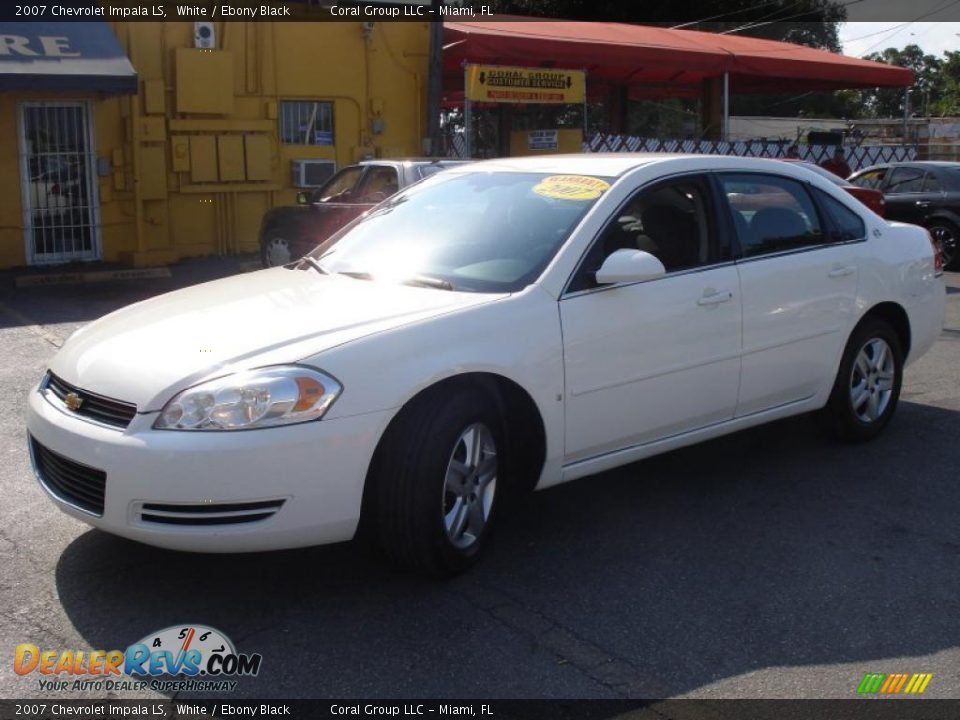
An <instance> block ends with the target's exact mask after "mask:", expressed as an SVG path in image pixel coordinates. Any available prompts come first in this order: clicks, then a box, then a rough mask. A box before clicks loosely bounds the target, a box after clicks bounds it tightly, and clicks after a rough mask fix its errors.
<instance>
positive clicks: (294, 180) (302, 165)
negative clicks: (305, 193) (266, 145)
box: [290, 158, 337, 188]
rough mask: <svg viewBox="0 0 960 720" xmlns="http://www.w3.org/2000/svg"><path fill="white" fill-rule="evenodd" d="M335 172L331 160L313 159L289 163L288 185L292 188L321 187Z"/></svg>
mask: <svg viewBox="0 0 960 720" xmlns="http://www.w3.org/2000/svg"><path fill="white" fill-rule="evenodd" d="M336 171H337V163H336V162H334V161H333V160H316V159H313V158H310V159H303V160H291V161H290V183H291V184H292V185H293V186H294V187H301V188H308V187H318V186H320V185H323V184H324V183H325V182H326V181H327V180H329V179H330V177H331V176H332V175H333V174H334V173H335V172H336Z"/></svg>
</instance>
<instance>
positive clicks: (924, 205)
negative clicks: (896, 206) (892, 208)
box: [914, 200, 930, 208]
mask: <svg viewBox="0 0 960 720" xmlns="http://www.w3.org/2000/svg"><path fill="white" fill-rule="evenodd" d="M914 205H916V206H917V207H918V208H928V207H930V203H929V202H928V201H926V200H917V201H916V202H915V203H914Z"/></svg>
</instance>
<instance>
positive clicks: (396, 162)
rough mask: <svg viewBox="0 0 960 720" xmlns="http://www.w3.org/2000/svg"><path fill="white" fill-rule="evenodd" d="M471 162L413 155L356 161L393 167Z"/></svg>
mask: <svg viewBox="0 0 960 720" xmlns="http://www.w3.org/2000/svg"><path fill="white" fill-rule="evenodd" d="M468 162H471V161H470V160H461V159H459V158H425V157H421V158H418V157H411V158H386V159H384V158H376V159H374V160H361V161H360V162H358V163H356V164H357V165H390V166H391V167H399V166H401V165H443V166H445V167H446V166H452V165H463V164H465V163H468Z"/></svg>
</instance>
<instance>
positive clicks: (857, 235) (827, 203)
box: [814, 190, 867, 242]
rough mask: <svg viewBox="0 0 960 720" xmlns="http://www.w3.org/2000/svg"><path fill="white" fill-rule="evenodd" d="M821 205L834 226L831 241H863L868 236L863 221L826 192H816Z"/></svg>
mask: <svg viewBox="0 0 960 720" xmlns="http://www.w3.org/2000/svg"><path fill="white" fill-rule="evenodd" d="M814 192H815V193H816V194H817V199H818V200H819V201H820V205H821V206H823V209H824V210H826V212H827V215H828V216H829V218H830V222H831V224H832V225H833V232H832V233H831V237H830V239H831V240H838V241H841V242H845V241H847V240H862V239H863V238H865V237H866V236H867V227H866V225H864V223H863V220H862V219H861V218H860V216H859V215H857V214H856V213H855V212H854V211H853V210H851V209H850V208H848V207H847V206H846V205H844V204H843V203H842V202H840V201H839V200H835V199H834V198H832V197H830V196H829V195H827V194H826V193H825V192H821V191H819V190H814Z"/></svg>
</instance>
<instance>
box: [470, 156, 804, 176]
mask: <svg viewBox="0 0 960 720" xmlns="http://www.w3.org/2000/svg"><path fill="white" fill-rule="evenodd" d="M660 164H663V165H683V169H684V170H689V169H690V166H691V164H701V166H702V169H703V170H735V171H736V170H740V171H748V172H749V171H762V172H769V171H774V172H782V171H784V170H788V172H787V174H793V173H795V172H802V173H804V174H806V173H809V172H810V171H809V170H807V169H805V168H803V167H802V166H798V165H795V164H793V163H785V162H782V160H781V159H780V158H754V157H740V156H735V155H713V154H703V155H701V154H695V153H642V152H636V153H630V152H627V153H581V154H575V155H537V156H530V157H516V158H498V159H495V160H483V161H478V162H474V163H473V164H471V165H469V166H467V168H465V169H457V170H454V171H453V172H471V171H482V170H489V171H503V172H531V173H550V174H558V175H560V174H571V175H581V174H582V175H595V176H599V177H620V176H622V175H625V174H626V173H628V172H629V171H631V170H634V169H636V168H639V167H642V166H645V165H660Z"/></svg>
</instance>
